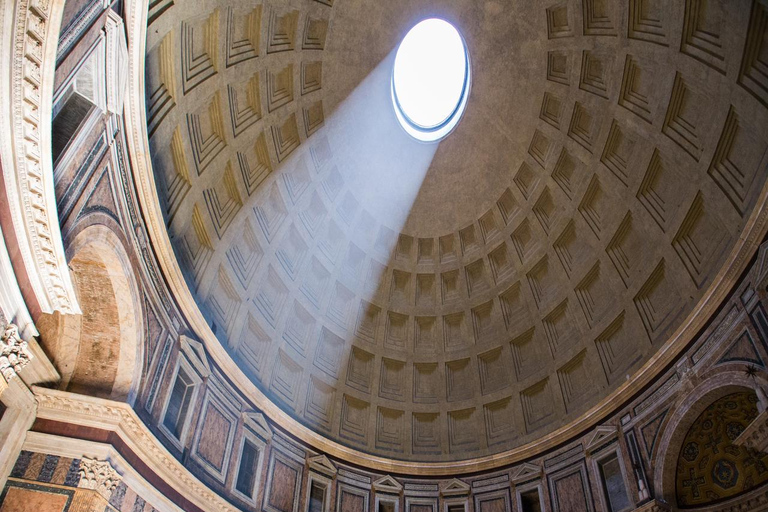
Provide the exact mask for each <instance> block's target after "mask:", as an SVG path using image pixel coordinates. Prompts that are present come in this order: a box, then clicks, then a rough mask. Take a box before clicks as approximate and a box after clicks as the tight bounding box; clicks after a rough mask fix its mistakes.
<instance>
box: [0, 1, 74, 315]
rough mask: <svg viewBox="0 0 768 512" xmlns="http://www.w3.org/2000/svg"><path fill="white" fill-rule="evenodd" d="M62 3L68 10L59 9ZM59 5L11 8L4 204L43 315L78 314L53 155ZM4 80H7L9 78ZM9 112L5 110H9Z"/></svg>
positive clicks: (31, 3)
mask: <svg viewBox="0 0 768 512" xmlns="http://www.w3.org/2000/svg"><path fill="white" fill-rule="evenodd" d="M62 5H63V4H62ZM62 5H60V6H58V7H57V9H55V10H53V9H52V8H51V5H50V4H49V2H48V1H47V0H32V1H28V0H27V1H20V2H16V3H15V4H10V9H11V10H12V11H13V13H14V20H13V27H14V30H13V39H12V48H10V49H9V50H10V52H11V54H12V56H11V58H10V59H9V60H8V61H6V62H10V63H11V65H10V66H9V67H8V68H6V69H5V70H3V74H4V75H6V74H7V73H8V72H9V71H10V76H9V77H8V78H9V79H10V84H11V94H10V102H9V103H10V110H9V112H8V115H9V116H10V120H11V126H12V130H11V137H9V139H10V144H6V145H4V146H3V147H2V154H3V162H4V166H3V174H4V178H5V186H6V198H7V201H8V205H9V210H10V216H11V220H12V223H13V228H14V231H15V234H16V239H17V242H18V246H19V251H20V253H21V257H22V259H23V261H24V264H25V267H26V268H27V274H28V278H29V280H30V284H31V287H32V290H33V292H34V294H35V297H36V298H37V302H38V304H39V307H40V309H41V311H43V312H45V313H52V312H54V311H60V312H61V313H64V314H77V313H80V309H79V306H78V303H77V298H76V296H75V292H74V287H73V285H72V280H71V277H70V274H69V269H68V268H67V265H66V257H65V254H64V248H63V244H62V239H61V233H60V228H59V224H58V218H57V211H56V200H55V195H54V188H53V169H52V167H53V164H52V162H51V156H50V152H49V151H44V150H43V148H46V147H48V146H50V134H51V109H52V100H53V73H54V68H55V64H56V63H55V49H56V45H57V43H58V40H57V39H58V38H57V36H58V34H57V33H56V30H51V27H56V26H57V25H58V23H57V22H58V21H59V19H60V16H61V8H62ZM6 76H7V75H6ZM6 108H7V107H6Z"/></svg>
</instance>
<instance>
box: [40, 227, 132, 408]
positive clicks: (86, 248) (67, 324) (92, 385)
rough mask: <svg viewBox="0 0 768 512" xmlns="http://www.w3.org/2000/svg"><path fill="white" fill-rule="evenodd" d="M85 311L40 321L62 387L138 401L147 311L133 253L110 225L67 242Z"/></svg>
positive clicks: (93, 229) (46, 347) (80, 234)
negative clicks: (135, 275)
mask: <svg viewBox="0 0 768 512" xmlns="http://www.w3.org/2000/svg"><path fill="white" fill-rule="evenodd" d="M67 259H68V261H69V268H70V270H71V272H72V276H73V280H74V283H75V290H76V292H77V297H78V301H80V302H79V303H80V305H81V309H82V314H81V315H52V316H49V317H47V318H45V319H44V320H43V321H42V322H41V327H40V330H41V335H42V338H43V346H44V348H45V350H46V352H47V353H48V355H49V357H50V358H51V360H52V361H53V362H54V364H55V365H56V368H57V369H58V370H59V373H60V374H61V381H60V383H59V387H60V388H61V389H66V390H68V391H73V392H77V393H82V394H87V395H93V396H100V397H104V398H111V399H115V400H123V401H128V402H131V403H132V402H133V400H134V398H135V395H136V393H137V391H138V385H139V383H140V377H141V362H142V354H141V350H142V346H143V344H142V342H141V336H142V333H143V325H144V320H143V314H142V306H141V301H140V295H139V292H138V286H137V284H136V281H135V278H134V276H133V270H132V267H131V263H130V261H129V258H128V255H127V254H126V251H125V249H124V247H123V246H122V244H121V242H120V240H119V239H118V238H117V236H116V235H115V234H114V233H113V232H112V231H111V230H110V229H108V228H107V227H105V226H101V225H92V226H88V227H86V228H85V229H83V230H82V231H80V232H79V233H77V234H76V235H75V236H74V238H73V239H72V240H71V243H70V244H69V246H68V248H67Z"/></svg>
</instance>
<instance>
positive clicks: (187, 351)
mask: <svg viewBox="0 0 768 512" xmlns="http://www.w3.org/2000/svg"><path fill="white" fill-rule="evenodd" d="M179 340H180V345H181V352H182V353H183V354H184V355H185V356H186V357H187V361H189V363H190V364H191V365H192V366H194V367H195V370H197V371H198V373H200V376H201V377H202V378H206V377H208V376H209V375H210V374H211V366H210V365H209V364H208V357H207V356H206V355H205V349H204V348H203V344H202V343H200V342H199V341H195V340H193V339H192V338H190V337H188V336H184V335H183V334H182V335H181V336H180V337H179Z"/></svg>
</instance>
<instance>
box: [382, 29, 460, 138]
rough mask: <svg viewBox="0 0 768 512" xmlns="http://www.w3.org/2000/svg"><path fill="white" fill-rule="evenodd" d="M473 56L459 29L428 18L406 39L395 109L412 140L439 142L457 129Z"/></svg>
mask: <svg viewBox="0 0 768 512" xmlns="http://www.w3.org/2000/svg"><path fill="white" fill-rule="evenodd" d="M469 85H470V65H469V53H468V52H467V45H466V44H465V43H464V38H463V37H461V34H459V31H458V30H456V27H454V26H453V25H451V24H450V23H448V22H447V21H445V20H441V19H438V18H429V19H426V20H423V21H421V22H419V23H417V24H416V25H415V26H414V27H413V28H412V29H411V30H410V31H409V32H408V34H406V36H405V38H403V41H402V42H401V43H400V46H399V47H398V49H397V54H396V55H395V64H394V66H393V69H392V103H393V105H394V109H395V115H396V116H397V119H398V121H399V122H400V125H401V126H402V127H403V128H404V129H405V131H406V132H407V133H408V134H409V135H411V136H412V137H414V138H416V139H418V140H420V141H423V142H435V141H438V140H440V139H442V138H444V137H445V136H446V135H448V134H449V133H450V132H451V130H453V128H455V127H456V125H457V124H458V122H459V120H460V119H461V115H462V113H463V112H464V109H465V107H466V106H467V97H468V96H469Z"/></svg>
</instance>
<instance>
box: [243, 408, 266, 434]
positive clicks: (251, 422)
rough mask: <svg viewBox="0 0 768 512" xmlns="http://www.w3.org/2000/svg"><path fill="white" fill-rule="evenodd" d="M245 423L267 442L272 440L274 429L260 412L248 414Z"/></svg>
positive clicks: (245, 416)
mask: <svg viewBox="0 0 768 512" xmlns="http://www.w3.org/2000/svg"><path fill="white" fill-rule="evenodd" d="M244 422H245V425H246V426H247V427H248V428H250V429H251V430H252V431H253V432H254V433H255V434H256V435H258V436H259V437H261V438H262V439H264V440H265V441H269V440H270V439H272V428H270V426H269V422H267V419H266V418H265V417H264V415H263V414H261V413H260V412H256V411H252V412H246V413H245V415H244Z"/></svg>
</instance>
